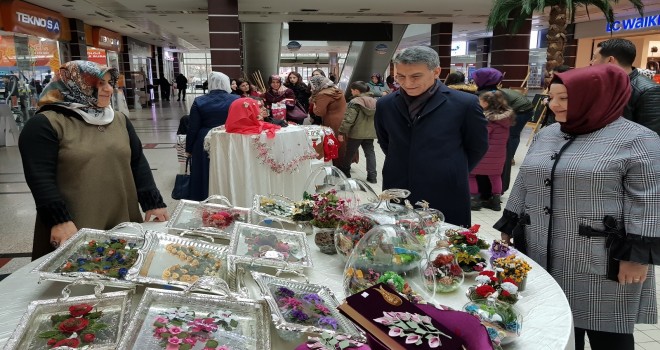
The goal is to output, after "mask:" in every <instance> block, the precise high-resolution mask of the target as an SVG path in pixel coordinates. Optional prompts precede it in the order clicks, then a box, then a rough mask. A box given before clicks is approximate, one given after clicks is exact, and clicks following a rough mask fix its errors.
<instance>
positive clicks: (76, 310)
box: [69, 304, 94, 317]
mask: <svg viewBox="0 0 660 350" xmlns="http://www.w3.org/2000/svg"><path fill="white" fill-rule="evenodd" d="M93 308H94V307H93V306H92V305H89V304H78V305H72V306H70V307H69V313H70V314H71V316H73V317H80V316H84V315H87V314H88V313H90V312H91V311H92V309H93Z"/></svg>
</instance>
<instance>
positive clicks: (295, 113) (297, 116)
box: [286, 102, 307, 125]
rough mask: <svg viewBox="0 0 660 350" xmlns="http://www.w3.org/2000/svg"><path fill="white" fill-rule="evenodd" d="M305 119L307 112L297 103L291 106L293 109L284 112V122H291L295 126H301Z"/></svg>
mask: <svg viewBox="0 0 660 350" xmlns="http://www.w3.org/2000/svg"><path fill="white" fill-rule="evenodd" d="M305 118H307V111H305V108H303V106H301V105H300V104H299V103H298V102H296V104H295V105H293V108H291V109H288V108H287V110H286V120H288V121H292V122H294V123H296V124H299V125H303V123H304V122H305Z"/></svg>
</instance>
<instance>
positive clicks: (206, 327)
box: [117, 288, 271, 350]
mask: <svg viewBox="0 0 660 350" xmlns="http://www.w3.org/2000/svg"><path fill="white" fill-rule="evenodd" d="M269 330H270V327H269V326H268V320H267V307H266V305H265V304H264V303H260V302H256V301H253V300H249V299H245V298H241V297H235V296H218V295H211V294H199V293H189V292H188V291H170V290H162V289H153V288H147V289H146V290H145V292H144V295H143V296H142V300H141V301H140V304H139V305H138V307H137V310H136V311H135V313H134V316H133V317H132V320H131V323H130V324H129V326H128V328H127V330H126V332H125V333H124V336H123V338H122V339H121V342H120V344H119V346H118V347H117V348H118V349H139V350H160V349H202V348H204V349H214V350H262V349H270V348H271V345H270V332H269Z"/></svg>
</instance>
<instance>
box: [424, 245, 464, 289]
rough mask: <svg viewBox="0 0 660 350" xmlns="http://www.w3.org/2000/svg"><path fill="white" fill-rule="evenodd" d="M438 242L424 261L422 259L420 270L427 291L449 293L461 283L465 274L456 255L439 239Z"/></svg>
mask: <svg viewBox="0 0 660 350" xmlns="http://www.w3.org/2000/svg"><path fill="white" fill-rule="evenodd" d="M439 243H440V244H438V245H437V246H436V247H435V248H433V249H432V250H431V252H430V253H429V255H428V258H427V259H426V262H424V260H422V270H423V275H424V280H425V282H426V287H427V288H428V290H429V291H432V292H438V293H449V292H453V291H455V290H456V289H458V287H460V286H461V284H463V280H464V279H465V275H464V274H463V269H461V267H460V266H459V265H458V261H457V260H456V255H455V254H454V253H453V252H452V251H451V250H450V249H449V247H448V246H446V245H444V244H442V242H441V241H439Z"/></svg>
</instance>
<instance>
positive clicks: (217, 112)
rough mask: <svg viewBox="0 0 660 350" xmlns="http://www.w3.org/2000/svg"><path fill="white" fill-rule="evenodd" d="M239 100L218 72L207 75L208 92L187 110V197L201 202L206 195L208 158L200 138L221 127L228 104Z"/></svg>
mask: <svg viewBox="0 0 660 350" xmlns="http://www.w3.org/2000/svg"><path fill="white" fill-rule="evenodd" d="M238 98H239V96H238V95H232V94H231V83H230V81H229V77H228V76H226V75H225V74H223V73H220V72H211V74H210V75H209V93H208V94H206V95H202V96H199V97H197V98H195V101H194V102H193V105H192V107H191V108H190V121H189V125H188V134H187V136H186V153H188V155H189V156H191V157H192V163H191V165H190V198H188V199H192V200H196V201H201V200H204V199H206V198H207V197H208V196H209V166H210V165H209V164H210V162H209V157H208V153H207V152H206V151H205V150H204V138H205V137H206V134H208V132H209V131H210V130H211V129H213V128H215V127H216V126H220V125H224V124H225V121H226V120H227V113H228V112H229V106H230V105H231V103H232V102H234V101H235V100H237V99H238Z"/></svg>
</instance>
